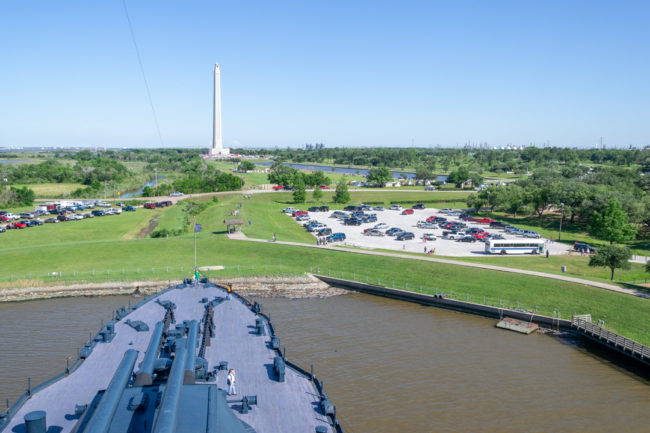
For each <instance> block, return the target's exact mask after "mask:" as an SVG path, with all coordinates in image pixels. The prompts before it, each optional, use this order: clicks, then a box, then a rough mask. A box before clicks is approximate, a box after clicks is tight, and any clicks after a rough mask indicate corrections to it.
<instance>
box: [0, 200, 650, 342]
mask: <svg viewBox="0 0 650 433" xmlns="http://www.w3.org/2000/svg"><path fill="white" fill-rule="evenodd" d="M436 194H440V197H441V199H449V200H453V199H455V198H456V197H457V194H458V193H436ZM450 194H453V195H450ZM330 195H331V192H330V193H328V194H326V196H325V203H327V201H328V200H329V196H330ZM352 195H353V201H354V202H362V201H368V200H370V199H373V201H374V200H376V199H377V197H381V199H380V200H384V201H385V202H386V203H388V202H390V201H392V200H396V199H397V198H396V197H398V198H399V197H402V199H407V197H409V196H411V195H413V196H415V197H421V196H422V195H423V194H422V193H403V192H386V191H379V192H374V191H373V192H365V191H364V192H360V193H352ZM206 200H211V199H210V198H206ZM290 202H291V194H290V193H286V192H282V193H269V194H253V195H251V198H250V199H244V198H243V197H242V194H241V193H232V194H228V195H221V196H219V202H218V203H214V202H211V201H210V202H209V203H210V205H209V207H208V208H207V209H206V210H205V211H203V212H202V213H201V214H200V215H199V216H198V217H197V222H198V223H201V224H202V225H203V231H202V232H200V233H198V234H197V236H198V239H199V243H198V251H199V261H198V263H199V266H214V265H223V266H225V267H226V269H225V270H224V271H217V272H212V273H211V276H213V277H216V278H224V279H225V278H231V277H236V276H244V275H304V274H305V273H307V272H314V273H318V272H320V273H322V274H329V275H331V276H334V277H342V278H346V279H355V280H359V281H368V282H371V283H376V284H380V285H387V286H393V285H394V286H395V287H399V288H405V289H408V290H417V291H419V290H420V287H422V291H423V292H426V293H435V292H436V291H438V292H444V293H446V294H447V295H448V296H450V297H454V298H458V299H464V300H470V301H474V302H481V303H482V302H485V303H488V304H492V305H502V304H503V305H504V306H506V307H511V308H514V307H518V308H524V309H528V310H531V311H535V310H536V311H538V312H539V313H540V314H548V315H553V312H554V311H556V312H559V314H561V316H562V317H564V318H568V317H570V315H571V314H573V313H574V312H575V313H580V314H584V313H590V314H592V316H593V317H594V319H603V320H605V323H606V324H607V326H608V327H610V328H611V329H612V330H614V331H616V332H619V333H622V334H624V335H626V336H628V337H630V338H633V339H636V340H638V341H641V342H643V343H645V344H650V321H648V320H647V317H648V314H649V313H650V303H649V302H648V301H647V300H644V299H640V298H636V297H632V296H628V295H623V294H619V293H614V292H610V291H606V290H601V289H597V288H592V287H587V286H583V285H580V284H573V283H568V282H561V281H556V280H548V279H545V278H541V277H533V276H527V275H518V274H510V273H503V272H498V271H488V270H480V269H473V268H466V267H461V266H453V265H446V264H440V263H434V262H424V261H417V260H412V259H402V258H390V257H382V256H369V255H361V254H355V253H352V252H349V251H346V250H345V249H343V248H342V249H341V250H339V251H337V250H323V249H316V248H306V247H299V246H286V245H281V244H274V243H271V242H268V243H253V242H246V241H234V240H228V239H227V237H226V235H225V233H224V230H225V226H224V224H223V220H224V219H225V218H230V217H231V213H232V212H233V211H236V210H239V216H238V218H241V219H244V221H245V222H246V224H245V225H244V227H243V231H244V233H245V234H246V235H247V236H249V237H255V238H261V239H270V238H271V236H272V234H273V233H277V236H278V239H279V240H292V241H298V242H308V243H312V242H313V238H312V237H311V235H309V234H307V233H306V232H305V231H304V230H302V228H300V227H299V225H297V224H296V223H295V222H293V221H292V220H291V219H290V218H287V217H286V216H285V215H283V214H281V212H280V210H281V209H282V208H283V207H286V206H287V205H290V204H291V203H290ZM240 203H241V205H242V207H241V208H240V207H239V204H240ZM296 207H297V206H296ZM181 210H182V209H181V206H174V207H171V208H167V209H157V210H155V211H148V210H144V209H139V210H138V211H137V212H134V213H126V212H125V213H123V214H122V215H116V216H106V217H98V218H94V219H91V220H83V221H70V222H66V223H59V224H51V225H44V226H42V227H34V228H30V229H25V230H20V231H8V232H7V233H2V234H0V263H3V266H2V268H0V287H1V288H10V287H14V286H15V287H18V286H21V285H26V284H37V285H38V284H42V283H52V282H73V281H106V280H109V281H116V280H128V281H133V280H143V279H147V280H149V279H156V280H167V279H176V278H182V277H186V276H188V275H189V273H190V270H191V267H192V265H193V261H194V258H193V251H194V249H193V235H192V234H190V233H188V234H185V235H182V236H178V237H169V238H159V239H152V238H144V239H138V238H137V236H138V234H139V233H140V232H141V230H142V229H143V228H146V227H148V225H149V223H150V221H151V219H153V218H158V224H159V225H158V227H159V228H170V229H171V228H177V227H181V228H182V227H183V224H184V222H183V221H184V215H183V212H182V211H181ZM235 218H237V217H235ZM249 220H250V221H251V222H252V225H250V226H249V225H248V221H249ZM504 259H505V260H508V262H506V261H504ZM518 259H520V258H514V257H513V258H501V257H498V258H495V260H494V261H491V263H493V264H500V265H507V266H513V267H518V265H522V267H526V268H539V270H544V271H551V270H552V268H554V267H559V265H560V260H561V257H558V258H557V261H556V259H555V258H552V260H551V259H549V260H548V261H546V259H544V258H543V257H530V258H524V259H529V260H530V261H528V260H526V261H521V262H518V261H517V260H518ZM534 259H537V261H535V262H533V261H532V260H534ZM567 259H570V260H571V261H568V264H567V266H569V270H570V271H572V268H573V267H574V266H576V267H579V266H584V258H580V257H572V258H567ZM579 260H582V261H583V262H582V263H580V262H579ZM546 267H548V269H546ZM589 269H590V270H592V271H593V272H594V273H595V274H592V275H587V276H586V277H592V278H601V276H602V275H600V274H599V273H601V274H602V273H603V272H606V270H603V269H600V268H596V269H594V268H589ZM52 272H57V275H56V277H52V276H48V274H49V275H52V274H51V273H52ZM631 272H632V271H631ZM58 273H62V275H61V274H58ZM29 280H32V281H31V282H30V281H29Z"/></svg>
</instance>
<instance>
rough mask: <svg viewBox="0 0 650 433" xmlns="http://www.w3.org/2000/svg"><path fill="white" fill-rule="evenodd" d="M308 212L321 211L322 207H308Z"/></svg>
mask: <svg viewBox="0 0 650 433" xmlns="http://www.w3.org/2000/svg"><path fill="white" fill-rule="evenodd" d="M307 211H308V212H320V207H319V206H312V207H310V208H309V209H307Z"/></svg>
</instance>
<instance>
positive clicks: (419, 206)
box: [413, 203, 425, 209]
mask: <svg viewBox="0 0 650 433" xmlns="http://www.w3.org/2000/svg"><path fill="white" fill-rule="evenodd" d="M413 209H425V207H424V204H422V203H418V204H416V205H414V206H413Z"/></svg>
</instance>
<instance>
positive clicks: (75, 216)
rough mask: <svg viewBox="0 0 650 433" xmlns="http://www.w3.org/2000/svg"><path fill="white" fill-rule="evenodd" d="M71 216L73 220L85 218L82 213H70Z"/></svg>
mask: <svg viewBox="0 0 650 433" xmlns="http://www.w3.org/2000/svg"><path fill="white" fill-rule="evenodd" d="M69 218H70V219H71V220H82V219H84V217H83V216H81V215H76V214H73V215H69Z"/></svg>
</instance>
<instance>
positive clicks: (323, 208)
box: [320, 206, 330, 212]
mask: <svg viewBox="0 0 650 433" xmlns="http://www.w3.org/2000/svg"><path fill="white" fill-rule="evenodd" d="M320 211H321V212H329V211H330V207H329V206H321V207H320Z"/></svg>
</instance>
